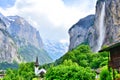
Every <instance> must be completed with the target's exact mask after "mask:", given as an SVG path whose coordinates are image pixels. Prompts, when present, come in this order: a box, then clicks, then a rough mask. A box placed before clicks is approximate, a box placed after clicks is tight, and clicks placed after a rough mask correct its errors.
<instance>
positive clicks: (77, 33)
mask: <svg viewBox="0 0 120 80" xmlns="http://www.w3.org/2000/svg"><path fill="white" fill-rule="evenodd" d="M94 20H95V16H94V15H89V16H87V17H85V18H83V19H80V20H79V21H78V22H77V23H76V24H74V25H73V26H72V27H71V28H70V29H69V35H70V45H69V50H72V49H73V48H75V47H76V46H78V45H79V44H82V43H85V44H90V43H89V42H90V41H89V40H90V39H89V37H91V31H93V25H94Z"/></svg>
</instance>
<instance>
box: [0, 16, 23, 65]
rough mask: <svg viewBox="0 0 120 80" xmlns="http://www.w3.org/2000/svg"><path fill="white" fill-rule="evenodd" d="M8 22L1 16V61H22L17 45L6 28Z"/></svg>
mask: <svg viewBox="0 0 120 80" xmlns="http://www.w3.org/2000/svg"><path fill="white" fill-rule="evenodd" d="M6 27H7V26H6V24H5V23H4V21H3V20H2V18H1V17H0V63H1V62H8V63H12V62H14V61H17V62H20V61H21V59H20V56H19V54H18V53H17V46H16V45H15V42H14V41H13V40H12V38H11V36H10V34H9V33H8V31H7V30H6Z"/></svg>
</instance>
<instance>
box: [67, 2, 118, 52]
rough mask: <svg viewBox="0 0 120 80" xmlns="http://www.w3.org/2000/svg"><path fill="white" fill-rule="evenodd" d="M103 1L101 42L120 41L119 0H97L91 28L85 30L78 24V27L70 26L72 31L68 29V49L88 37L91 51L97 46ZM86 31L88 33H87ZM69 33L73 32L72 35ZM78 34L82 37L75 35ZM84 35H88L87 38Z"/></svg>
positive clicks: (105, 43)
mask: <svg viewBox="0 0 120 80" xmlns="http://www.w3.org/2000/svg"><path fill="white" fill-rule="evenodd" d="M104 2H105V15H104V20H103V23H104V28H105V29H104V30H105V34H104V35H103V36H105V37H104V40H103V42H102V46H103V45H111V44H113V43H117V42H120V6H119V5H120V0H98V1H97V4H96V14H95V19H94V21H93V22H94V26H93V28H92V29H89V28H87V29H86V30H82V29H83V27H82V26H81V24H79V25H78V26H79V27H78V28H77V27H72V29H73V30H74V32H72V31H71V29H70V30H69V34H70V47H69V49H70V50H71V49H72V48H74V47H76V46H77V45H79V44H81V43H83V42H86V39H88V41H87V42H88V44H89V45H90V47H91V48H92V50H93V51H95V50H96V48H97V47H96V46H97V45H99V42H98V41H99V37H100V33H101V32H100V29H99V25H100V17H101V11H102V6H103V4H104ZM91 20H92V19H91ZM85 21H86V20H85ZM85 21H84V22H85ZM87 24H89V23H87ZM80 29H81V30H80ZM87 32H88V33H89V34H90V35H88V34H87ZM71 34H74V36H72V35H71ZM78 34H79V35H82V37H81V38H79V37H76V36H78ZM86 35H88V36H87V38H86ZM102 46H101V47H102Z"/></svg>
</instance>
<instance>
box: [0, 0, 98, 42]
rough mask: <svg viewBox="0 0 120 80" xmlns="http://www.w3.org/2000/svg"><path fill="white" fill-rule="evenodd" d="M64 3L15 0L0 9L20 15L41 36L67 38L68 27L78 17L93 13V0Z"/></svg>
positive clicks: (61, 1) (56, 38) (57, 0)
mask: <svg viewBox="0 0 120 80" xmlns="http://www.w3.org/2000/svg"><path fill="white" fill-rule="evenodd" d="M76 1H78V2H77V3H74V4H73V5H72V4H71V6H70V5H66V3H65V2H64V1H63V0H16V3H15V5H14V6H13V7H11V8H7V9H5V10H4V9H2V8H0V11H1V12H2V13H3V14H4V15H6V16H8V15H20V16H22V17H24V18H25V19H26V20H28V21H29V22H30V23H31V24H32V25H34V27H36V28H37V29H38V30H39V31H40V34H41V36H42V37H43V38H49V39H55V40H63V39H68V33H67V31H68V29H69V28H70V27H71V26H72V25H73V24H75V23H76V22H77V21H78V20H79V19H80V18H83V17H85V16H87V15H88V14H92V13H94V6H95V5H94V4H95V2H96V1H94V0H76Z"/></svg>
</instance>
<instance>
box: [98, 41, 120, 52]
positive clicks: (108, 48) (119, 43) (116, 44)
mask: <svg viewBox="0 0 120 80" xmlns="http://www.w3.org/2000/svg"><path fill="white" fill-rule="evenodd" d="M118 46H120V42H118V43H113V44H111V45H109V47H107V48H104V49H101V50H100V51H99V52H103V51H110V50H111V49H113V48H115V47H118Z"/></svg>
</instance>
